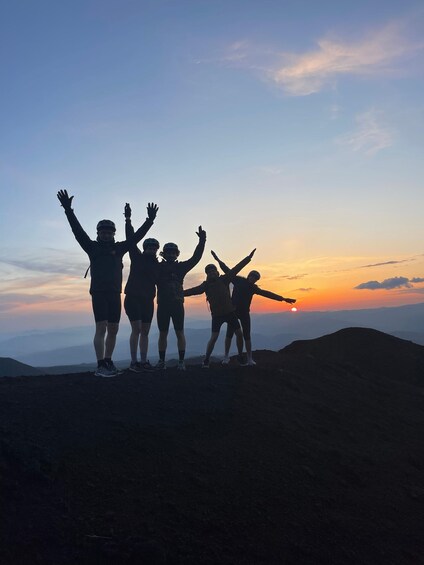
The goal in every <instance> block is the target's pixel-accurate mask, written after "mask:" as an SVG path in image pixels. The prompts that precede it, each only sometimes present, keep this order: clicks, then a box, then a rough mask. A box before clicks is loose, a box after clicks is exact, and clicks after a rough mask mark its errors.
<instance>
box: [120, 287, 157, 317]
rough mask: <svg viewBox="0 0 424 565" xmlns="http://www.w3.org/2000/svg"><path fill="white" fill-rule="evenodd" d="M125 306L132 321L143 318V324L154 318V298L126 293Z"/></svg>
mask: <svg viewBox="0 0 424 565" xmlns="http://www.w3.org/2000/svg"><path fill="white" fill-rule="evenodd" d="M124 308H125V312H126V314H127V316H128V319H129V320H130V322H136V321H137V320H141V322H142V323H143V324H150V323H151V321H152V320H153V310H154V304H153V298H146V297H145V296H136V295H135V294H126V295H125V300H124Z"/></svg>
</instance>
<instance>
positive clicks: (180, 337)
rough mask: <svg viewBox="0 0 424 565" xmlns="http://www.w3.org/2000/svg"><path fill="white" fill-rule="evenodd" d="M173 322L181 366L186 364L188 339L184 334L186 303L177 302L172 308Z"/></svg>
mask: <svg viewBox="0 0 424 565" xmlns="http://www.w3.org/2000/svg"><path fill="white" fill-rule="evenodd" d="M172 324H173V326H174V330H175V335H176V336H177V346H178V359H179V366H180V365H181V367H180V368H182V366H183V365H184V357H185V349H186V339H185V335H184V304H183V303H182V302H177V303H176V304H175V305H174V308H173V309H172Z"/></svg>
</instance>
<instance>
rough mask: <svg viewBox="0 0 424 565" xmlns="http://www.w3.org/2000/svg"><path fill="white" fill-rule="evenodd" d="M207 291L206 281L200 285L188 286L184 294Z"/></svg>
mask: <svg viewBox="0 0 424 565" xmlns="http://www.w3.org/2000/svg"><path fill="white" fill-rule="evenodd" d="M204 292H205V283H204V282H202V284H199V285H198V286H193V287H191V288H186V289H185V291H184V296H195V295H196V294H203V293H204Z"/></svg>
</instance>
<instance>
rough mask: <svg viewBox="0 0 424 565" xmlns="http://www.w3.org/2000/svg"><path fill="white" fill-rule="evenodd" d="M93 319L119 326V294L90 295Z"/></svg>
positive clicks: (102, 293) (99, 293)
mask: <svg viewBox="0 0 424 565" xmlns="http://www.w3.org/2000/svg"><path fill="white" fill-rule="evenodd" d="M91 303H92V305H93V312H94V319H95V320H96V322H104V321H105V320H106V321H108V322H110V323H111V324H119V320H120V319H121V294H120V293H119V292H95V293H93V294H92V295H91Z"/></svg>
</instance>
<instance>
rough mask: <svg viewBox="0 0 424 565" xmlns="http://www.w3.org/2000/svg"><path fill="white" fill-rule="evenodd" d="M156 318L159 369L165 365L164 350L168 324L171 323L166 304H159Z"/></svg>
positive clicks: (166, 344)
mask: <svg viewBox="0 0 424 565" xmlns="http://www.w3.org/2000/svg"><path fill="white" fill-rule="evenodd" d="M156 316H157V321H158V328H159V340H158V350H159V367H161V366H162V364H163V365H165V355H166V348H167V346H168V331H169V322H170V321H171V311H170V307H169V306H168V305H167V304H161V303H159V304H158V309H157V313H156Z"/></svg>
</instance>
